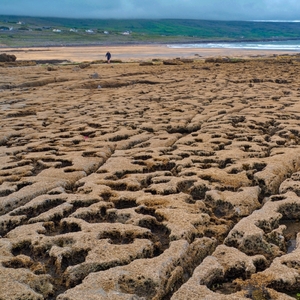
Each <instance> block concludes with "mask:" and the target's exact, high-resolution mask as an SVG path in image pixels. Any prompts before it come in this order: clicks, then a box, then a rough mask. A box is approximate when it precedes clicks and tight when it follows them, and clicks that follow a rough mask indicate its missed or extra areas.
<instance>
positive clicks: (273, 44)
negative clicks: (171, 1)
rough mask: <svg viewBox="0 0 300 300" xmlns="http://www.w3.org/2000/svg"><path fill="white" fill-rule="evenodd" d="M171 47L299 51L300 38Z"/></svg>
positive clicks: (176, 45)
mask: <svg viewBox="0 0 300 300" xmlns="http://www.w3.org/2000/svg"><path fill="white" fill-rule="evenodd" d="M168 47H170V48H195V49H196V48H206V49H207V48H211V49H213V48H224V49H248V50H283V51H299V52H300V40H290V41H267V42H264V41H261V42H230V43H227V42H215V43H194V44H174V45H168Z"/></svg>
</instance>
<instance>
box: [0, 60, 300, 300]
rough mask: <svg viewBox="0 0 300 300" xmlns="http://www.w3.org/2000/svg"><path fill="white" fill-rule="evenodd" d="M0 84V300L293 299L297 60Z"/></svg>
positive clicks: (299, 287) (159, 66) (85, 70)
mask: <svg viewBox="0 0 300 300" xmlns="http://www.w3.org/2000/svg"><path fill="white" fill-rule="evenodd" d="M0 73H1V79H0V96H1V100H0V101H1V102H0V133H1V134H0V176H1V177H0V183H1V186H0V235H1V238H0V282H1V284H0V299H59V300H82V299H88V300H90V299H110V300H111V299H128V300H129V299H132V300H133V299H172V300H182V299H206V300H210V299H213V300H226V299H228V300H229V299H230V300H232V299H249V298H250V299H280V300H284V299H295V298H296V297H297V292H300V234H298V232H299V231H300V222H299V219H300V101H299V99H300V77H299V74H300V61H299V60H298V58H297V56H295V57H293V56H291V57H272V58H265V59H259V58H256V59H249V60H234V59H225V60H224V59H220V60H218V59H211V60H209V59H208V60H207V61H206V62H205V61H204V60H201V59H200V58H198V59H197V60H195V61H191V60H175V61H169V62H165V64H164V63H162V62H161V61H156V62H154V63H144V64H138V63H123V64H122V63H119V64H111V65H107V64H101V63H94V64H89V63H86V64H79V65H74V64H73V65H71V64H70V65H34V64H31V65H30V64H27V65H26V63H25V64H23V65H22V64H16V65H14V63H11V64H9V66H7V65H5V64H2V65H1V67H0Z"/></svg>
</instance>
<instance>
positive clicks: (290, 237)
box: [280, 220, 300, 253]
mask: <svg viewBox="0 0 300 300" xmlns="http://www.w3.org/2000/svg"><path fill="white" fill-rule="evenodd" d="M280 225H285V226H286V229H285V231H284V236H285V238H286V240H287V253H291V252H292V251H294V250H295V249H296V237H297V234H298V232H300V222H299V221H297V220H282V221H281V222H280Z"/></svg>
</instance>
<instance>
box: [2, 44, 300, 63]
mask: <svg viewBox="0 0 300 300" xmlns="http://www.w3.org/2000/svg"><path fill="white" fill-rule="evenodd" d="M107 51H110V52H111V53H112V59H113V60H114V59H121V60H123V61H132V60H143V61H144V60H151V59H155V58H161V59H167V58H169V59H170V58H177V57H180V58H195V57H209V56H231V57H249V56H270V55H274V54H276V55H281V54H296V53H298V52H293V51H289V52H287V51H275V50H245V49H223V48H218V49H206V48H198V49H194V48H193V49H178V48H176V49H174V48H169V47H168V46H167V45H125V46H86V47H44V48H0V52H1V53H9V54H14V55H16V57H17V60H46V59H49V60H53V59H59V60H61V59H63V60H64V59H65V60H70V61H73V62H79V61H94V60H100V59H105V53H106V52H107Z"/></svg>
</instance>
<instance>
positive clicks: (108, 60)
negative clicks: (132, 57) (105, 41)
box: [105, 52, 111, 64]
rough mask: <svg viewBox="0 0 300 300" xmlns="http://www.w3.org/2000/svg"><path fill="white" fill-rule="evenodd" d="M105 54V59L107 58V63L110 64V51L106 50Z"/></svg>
mask: <svg viewBox="0 0 300 300" xmlns="http://www.w3.org/2000/svg"><path fill="white" fill-rule="evenodd" d="M105 56H106V59H107V63H108V64H110V59H111V54H110V52H107V53H106V54H105Z"/></svg>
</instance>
